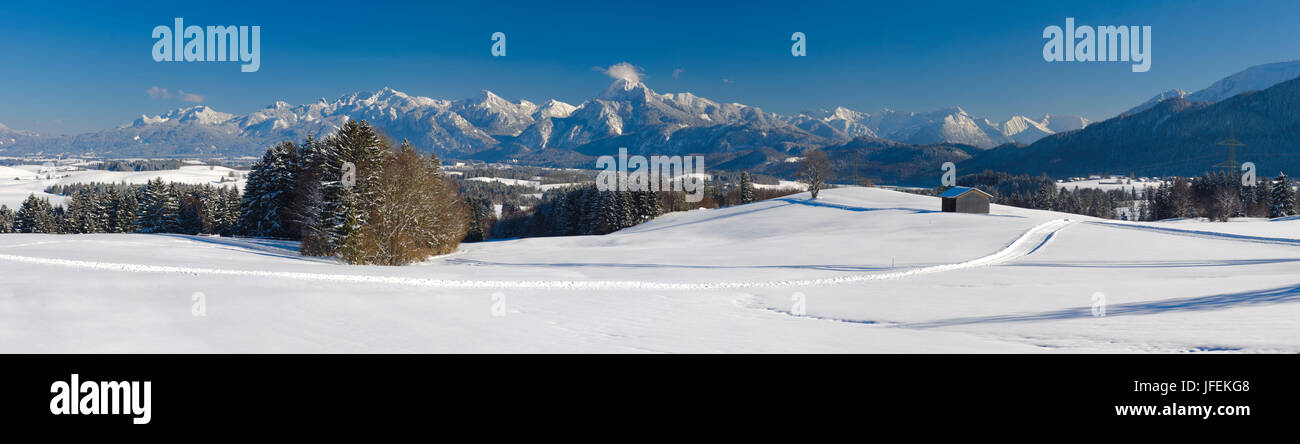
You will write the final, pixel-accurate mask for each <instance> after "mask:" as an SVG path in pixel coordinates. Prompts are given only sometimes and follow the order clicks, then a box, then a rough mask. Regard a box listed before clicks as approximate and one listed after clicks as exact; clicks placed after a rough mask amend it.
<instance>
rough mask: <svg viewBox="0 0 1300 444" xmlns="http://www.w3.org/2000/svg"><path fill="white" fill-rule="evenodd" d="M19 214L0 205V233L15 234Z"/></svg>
mask: <svg viewBox="0 0 1300 444" xmlns="http://www.w3.org/2000/svg"><path fill="white" fill-rule="evenodd" d="M17 218H18V214H17V213H14V210H11V209H9V207H8V206H5V205H0V233H13V232H14V231H15V228H14V224H15V222H16V221H17Z"/></svg>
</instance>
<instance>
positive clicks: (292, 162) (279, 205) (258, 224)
mask: <svg viewBox="0 0 1300 444" xmlns="http://www.w3.org/2000/svg"><path fill="white" fill-rule="evenodd" d="M298 163H299V162H298V148H297V146H295V145H294V144H293V142H287V141H286V142H282V143H279V144H277V145H275V146H272V147H271V148H270V149H267V150H266V153H265V154H263V155H262V159H261V160H259V161H258V162H257V163H255V164H253V168H252V170H251V171H249V173H248V184H247V185H246V186H245V190H244V199H243V204H242V213H241V214H240V227H241V229H242V231H243V232H244V234H247V235H249V236H255V237H271V238H297V237H298V233H297V231H299V230H295V229H293V228H292V227H294V226H296V223H295V222H294V221H293V220H292V219H293V217H292V212H291V211H290V206H291V205H292V201H293V196H294V186H295V184H296V182H297V179H296V177H297V175H298V169H299V165H298Z"/></svg>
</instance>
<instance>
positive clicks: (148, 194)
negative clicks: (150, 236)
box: [139, 178, 181, 233]
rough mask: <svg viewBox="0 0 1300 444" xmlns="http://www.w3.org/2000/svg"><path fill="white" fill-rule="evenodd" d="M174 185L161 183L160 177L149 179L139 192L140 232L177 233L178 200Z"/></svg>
mask: <svg viewBox="0 0 1300 444" xmlns="http://www.w3.org/2000/svg"><path fill="white" fill-rule="evenodd" d="M178 194H179V193H178V192H177V190H176V187H174V186H172V185H169V184H166V183H163V181H162V178H158V179H154V180H150V181H149V183H148V184H146V185H145V187H144V189H142V190H141V192H140V204H139V207H140V218H139V223H140V232H141V233H178V232H180V229H181V224H180V210H181V209H180V202H179V196H178Z"/></svg>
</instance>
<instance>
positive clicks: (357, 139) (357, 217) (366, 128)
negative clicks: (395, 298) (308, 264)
mask: <svg viewBox="0 0 1300 444" xmlns="http://www.w3.org/2000/svg"><path fill="white" fill-rule="evenodd" d="M323 143H325V144H327V145H329V147H328V148H327V152H326V153H325V155H326V156H327V157H326V159H325V163H324V166H323V168H321V196H320V203H319V204H317V205H315V207H316V209H315V210H314V211H313V213H314V216H313V217H312V226H311V227H310V229H309V230H308V231H309V234H310V236H311V237H312V238H311V239H304V242H303V245H302V253H303V254H307V255H313V256H328V255H333V254H340V251H339V250H340V249H344V248H348V241H349V238H350V237H351V236H352V233H355V232H356V231H357V230H359V229H360V228H361V226H363V225H364V224H365V223H366V218H367V217H369V214H368V212H367V211H366V210H367V208H366V205H370V204H372V203H374V202H376V201H377V199H380V198H382V197H383V196H380V195H378V193H377V191H376V186H377V185H376V184H377V183H378V182H379V178H380V173H381V167H382V165H383V161H384V156H385V152H386V151H387V150H388V148H387V144H385V143H384V141H383V140H381V139H380V138H379V134H378V133H376V132H375V129H374V128H373V127H371V126H370V124H369V123H367V122H365V121H355V120H351V121H348V122H347V123H345V124H344V125H343V128H340V129H339V131H338V133H336V134H335V135H334V136H333V137H330V138H329V140H326V141H324V142H323ZM348 164H350V165H352V166H353V167H354V168H355V169H354V172H355V174H356V177H355V181H354V182H352V183H344V182H345V181H344V180H343V179H344V177H343V172H344V171H343V170H344V166H345V165H348ZM343 254H344V255H350V254H351V253H343Z"/></svg>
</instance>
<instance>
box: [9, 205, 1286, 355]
mask: <svg viewBox="0 0 1300 444" xmlns="http://www.w3.org/2000/svg"><path fill="white" fill-rule="evenodd" d="M939 206H940V204H939V199H938V198H934V197H928V196H920V195H914V194H908V193H901V192H894V191H888V190H882V189H875V188H861V187H852V188H836V189H828V190H824V191H823V192H822V194H821V198H820V199H817V200H809V199H808V195H807V194H806V193H805V194H797V195H792V196H786V197H783V198H778V199H773V200H768V201H762V202H756V203H753V204H748V205H741V206H735V207H728V208H720V209H710V210H696V211H689V212H680V213H671V214H667V215H664V216H662V217H660V218H658V219H656V220H654V221H651V222H648V223H645V224H642V225H639V226H636V227H632V228H629V229H625V230H622V231H619V232H617V233H613V234H610V235H605V236H574V237H551V238H530V239H519V240H510V241H496V242H482V243H474V244H464V245H462V247H461V251H459V252H457V253H455V254H452V255H447V256H441V257H437V258H432V259H430V260H429V261H426V262H424V263H421V264H417V265H413V266H408V267H374V266H352V265H341V264H337V263H333V262H332V261H330V260H327V259H320V258H304V257H301V256H298V255H297V253H296V244H294V243H293V242H286V241H268V240H255V239H231V238H220V237H198V236H183V235H145V234H102V235H34V234H6V235H0V268H2V269H4V270H5V273H4V278H3V279H0V352H6V353H23V352H42V353H52V352H83V353H84V352H95V353H114V352H182V353H201V352H251V353H258V352H287V353H309V352H529V353H536V352H544V353H551V352H559V353H563V352H739V353H744V352H796V353H822V352H886V353H924V352H977V353H983V352H1006V353H1025V352H1051V351H1065V352H1187V351H1197V350H1207V349H1212V350H1240V351H1246V352H1286V353H1296V352H1300V304H1296V302H1300V285H1297V284H1298V283H1297V282H1296V280H1295V272H1294V270H1295V267H1296V263H1297V262H1300V249H1298V248H1297V247H1300V236H1297V234H1296V233H1300V220H1274V221H1267V220H1243V221H1238V222H1232V223H1220V224H1214V223H1209V222H1197V221H1180V222H1172V223H1168V222H1151V223H1121V222H1114V221H1106V220H1100V219H1094V218H1089V217H1083V216H1077V215H1067V214H1062V213H1054V212H1047V211H1037V210H1026V209H1019V208H1012V207H1005V206H1001V205H992V206H991V208H990V214H987V215H979V214H954V213H942V212H938V211H937V210H938V208H939ZM1098 292H1100V293H1104V295H1105V298H1106V301H1107V303H1108V305H1107V315H1106V316H1104V317H1094V316H1092V315H1091V304H1092V295H1093V294H1094V293H1098ZM195 293H202V294H203V295H204V298H205V299H204V300H205V304H206V313H207V315H206V316H203V317H195V316H193V315H192V313H191V307H192V305H193V304H194V299H193V295H194V294H195ZM799 295H802V296H803V299H802V300H803V301H804V302H805V303H806V312H804V310H800V309H798V308H797V304H796V303H795V301H797V300H799V299H798V296H799ZM497 303H503V304H504V308H505V309H504V310H503V311H499V312H496V313H497V314H501V316H494V312H493V307H494V304H497Z"/></svg>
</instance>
